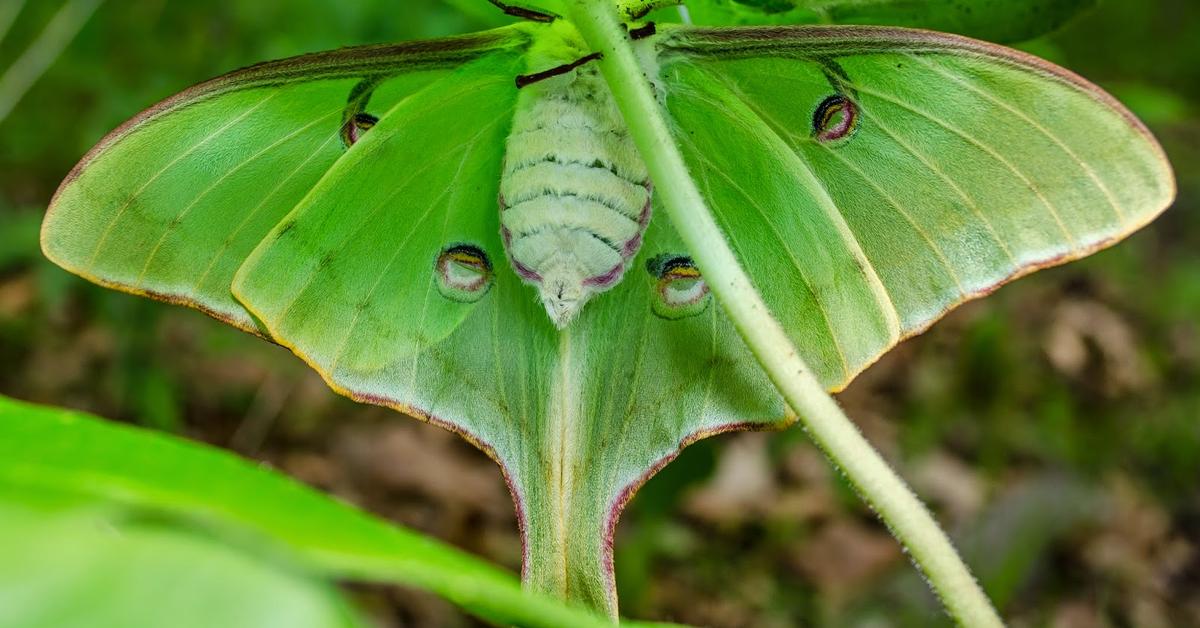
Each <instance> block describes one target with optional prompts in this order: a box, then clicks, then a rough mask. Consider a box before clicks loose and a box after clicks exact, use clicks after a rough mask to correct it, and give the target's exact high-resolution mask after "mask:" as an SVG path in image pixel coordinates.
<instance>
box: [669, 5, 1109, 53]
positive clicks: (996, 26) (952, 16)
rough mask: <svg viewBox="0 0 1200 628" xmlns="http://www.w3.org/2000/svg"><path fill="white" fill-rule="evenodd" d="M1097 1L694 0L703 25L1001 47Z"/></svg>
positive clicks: (1057, 23) (1059, 23)
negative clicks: (872, 30)
mask: <svg viewBox="0 0 1200 628" xmlns="http://www.w3.org/2000/svg"><path fill="white" fill-rule="evenodd" d="M1095 4H1096V0H927V1H915V0H689V1H688V2H687V7H688V10H689V12H690V13H691V16H692V19H693V20H694V21H695V22H696V23H697V24H709V25H721V24H873V25H887V26H906V27H912V28H927V29H930V30H937V31H946V32H949V33H958V34H960V35H967V36H969V37H976V38H979V39H986V40H988V41H994V42H999V43H1007V42H1014V41H1022V40H1026V39H1032V38H1034V37H1037V36H1039V35H1042V34H1045V33H1048V32H1050V31H1053V30H1055V29H1057V28H1058V27H1060V26H1062V25H1063V24H1064V23H1066V21H1067V20H1069V19H1071V18H1072V17H1074V16H1075V15H1076V14H1077V13H1079V12H1080V11H1082V10H1084V9H1087V8H1090V7H1092V6H1093V5H1095Z"/></svg>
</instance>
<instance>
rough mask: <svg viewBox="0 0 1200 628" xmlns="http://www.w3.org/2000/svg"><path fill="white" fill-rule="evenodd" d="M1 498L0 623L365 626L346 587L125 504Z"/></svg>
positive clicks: (96, 627)
mask: <svg viewBox="0 0 1200 628" xmlns="http://www.w3.org/2000/svg"><path fill="white" fill-rule="evenodd" d="M0 495H4V497H5V498H6V499H5V500H4V502H3V503H0V555H3V556H4V560H3V561H0V608H2V609H3V612H0V627H3V628H10V627H11V628H41V627H44V628H141V627H145V628H159V627H161V626H171V627H172V628H211V627H212V626H221V627H222V628H275V627H278V628H358V627H363V628H365V627H366V626H367V624H366V623H365V622H363V621H361V620H360V619H359V618H358V617H357V615H356V613H355V612H354V611H353V609H351V608H350V606H349V604H348V603H347V602H346V601H345V600H344V599H342V597H341V595H340V594H339V593H338V591H337V588H336V587H334V586H333V585H331V584H328V583H325V582H322V581H321V580H319V579H317V578H313V577H310V576H309V575H307V574H305V573H303V572H302V571H298V570H293V569H286V568H281V566H280V565H276V564H272V563H271V562H270V561H267V560H260V559H258V558H257V557H254V556H253V555H252V554H249V553H247V552H241V551H238V550H236V549H235V548H233V547H231V546H229V545H227V544H225V543H222V542H221V541H219V540H216V539H213V538H210V537H206V536H204V535H202V534H196V533H193V532H191V531H189V530H186V529H180V528H177V527H173V526H165V525H162V524H161V523H159V522H155V521H152V520H144V519H143V520H139V519H138V518H137V517H136V516H135V515H133V513H130V512H128V511H124V510H122V509H116V508H105V507H95V506H92V507H84V508H75V509H69V510H65V511H59V512H46V511H43V510H38V509H33V508H28V507H24V506H23V505H21V504H20V503H19V502H18V503H14V502H13V501H12V500H11V497H12V495H7V494H4V493H3V492H0Z"/></svg>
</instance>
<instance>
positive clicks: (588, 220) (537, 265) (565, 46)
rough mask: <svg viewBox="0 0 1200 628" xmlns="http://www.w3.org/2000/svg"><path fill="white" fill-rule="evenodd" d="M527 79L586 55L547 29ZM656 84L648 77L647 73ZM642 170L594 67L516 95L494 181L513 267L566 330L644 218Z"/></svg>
mask: <svg viewBox="0 0 1200 628" xmlns="http://www.w3.org/2000/svg"><path fill="white" fill-rule="evenodd" d="M546 28H547V29H553V30H548V31H547V32H549V33H551V34H552V35H553V36H552V37H541V38H539V43H536V44H535V45H534V46H533V48H532V49H531V50H530V52H529V55H528V59H529V64H528V69H527V71H528V72H529V73H536V72H541V71H544V70H548V69H550V68H553V67H556V66H560V65H564V64H568V63H571V62H573V61H576V60H577V59H580V58H582V57H584V56H585V55H587V54H588V53H589V51H588V50H586V49H585V48H584V47H583V43H582V41H581V40H580V39H579V37H578V34H577V33H575V31H574V29H573V28H572V27H570V26H569V25H562V26H559V25H558V24H555V25H553V26H550V27H546ZM651 75H652V76H653V75H654V73H651ZM650 194H651V186H650V181H649V174H648V173H647V171H646V166H645V164H644V163H643V162H642V159H641V157H640V156H639V155H638V152H637V148H636V147H635V146H634V144H633V140H632V138H630V136H629V132H628V129H627V128H626V126H625V122H624V120H623V119H622V117H621V113H620V111H619V110H618V109H617V106H616V103H615V102H614V101H613V98H612V94H611V93H610V92H609V89H608V85H607V84H606V83H605V82H604V79H603V77H602V76H601V75H600V72H599V68H598V67H597V63H596V62H590V63H587V64H585V65H583V66H580V67H579V68H576V69H575V70H573V71H571V72H569V73H567V74H564V75H561V76H557V77H553V78H548V79H545V80H542V81H539V82H537V83H534V84H532V85H527V86H526V87H524V88H522V90H521V93H520V95H519V96H518V99H517V107H516V111H515V114H514V117H513V128H512V132H511V134H510V135H509V138H508V144H507V147H506V152H505V162H504V171H503V174H502V177H501V181H500V224H501V227H502V229H503V231H504V236H505V238H504V239H505V243H506V246H507V250H508V256H509V259H510V261H511V262H512V265H513V268H514V269H515V270H516V272H517V273H518V274H519V275H520V276H521V277H522V278H523V279H524V280H525V281H526V283H529V284H532V285H534V286H536V287H537V288H538V290H539V293H540V298H541V301H542V304H543V305H544V306H545V308H546V313H547V314H548V315H549V316H550V319H551V320H552V321H553V322H554V324H555V325H556V326H557V327H558V328H559V329H562V328H564V327H566V326H567V324H569V323H570V322H571V320H572V319H574V318H575V316H576V315H577V314H578V313H579V311H580V310H581V309H583V306H584V305H585V304H586V303H587V302H588V300H589V299H591V298H592V297H593V296H595V295H596V294H598V293H600V292H604V291H605V290H608V289H610V288H612V287H613V286H614V285H616V284H617V283H618V282H619V281H620V280H621V277H622V275H623V274H624V272H625V268H626V266H627V265H628V264H629V261H630V260H631V259H632V258H633V256H634V255H635V254H636V253H637V250H638V248H639V247H640V246H641V240H642V234H643V233H644V232H645V230H646V224H647V222H648V220H649V218H650Z"/></svg>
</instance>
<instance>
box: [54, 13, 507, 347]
mask: <svg viewBox="0 0 1200 628" xmlns="http://www.w3.org/2000/svg"><path fill="white" fill-rule="evenodd" d="M524 41H525V37H524V36H523V35H522V34H521V32H520V31H519V30H516V29H511V28H510V29H499V30H495V31H488V32H485V33H478V34H475V35H470V36H466V37H458V38H450V39H442V40H437V41H433V42H412V43H404V44H397V45H386V46H371V47H362V48H347V49H343V50H338V51H333V52H326V53H318V54H312V55H306V56H301V57H296V58H293V59H286V60H282V61H274V62H270V63H264V64H261V65H257V66H253V67H250V68H247V69H245V70H240V71H237V72H233V73H232V74H228V75H226V76H223V77H220V78H217V79H214V80H212V81H209V82H207V83H203V84H201V85H198V86H196V87H193V88H191V89H189V90H187V91H185V92H183V93H181V94H179V95H177V96H174V97H172V98H170V99H168V100H166V101H164V102H162V103H160V104H158V105H156V106H154V107H152V108H150V109H149V110H147V111H145V112H143V113H141V114H140V115H138V116H137V117H135V118H133V119H132V120H130V121H129V122H127V123H125V124H124V125H122V126H121V127H120V128H118V129H117V130H115V131H113V132H112V133H110V134H109V135H108V136H107V137H105V138H104V139H103V140H102V141H101V142H100V143H99V144H98V145H97V146H96V147H95V148H94V149H92V151H91V152H89V153H88V155H87V156H85V157H84V159H83V160H82V161H81V162H80V163H79V165H77V166H76V167H75V169H74V170H73V171H72V172H71V173H70V175H69V176H68V177H67V179H66V181H64V183H63V184H62V186H61V187H60V188H59V190H58V193H57V194H56V195H55V197H54V200H53V201H52V202H51V205H50V210H49V212H48V214H47V216H46V220H45V222H44V225H43V232H42V247H43V249H44V250H45V252H46V255H47V256H48V257H50V259H52V260H54V261H55V262H57V263H58V264H59V265H61V266H63V267H64V268H67V269H68V270H71V271H72V272H75V273H77V274H79V275H82V276H84V277H86V278H88V279H90V280H92V281H95V282H97V283H101V284H104V285H107V286H109V287H113V288H117V289H120V290H125V291H128V292H134V293H137V294H143V295H147V296H151V297H154V298H158V299H162V300H165V301H171V302H176V303H183V304H186V305H190V306H192V307H196V308H198V309H201V310H204V311H206V312H208V313H210V314H212V315H213V316H215V317H217V318H220V319H222V320H225V321H227V322H229V323H231V324H233V325H236V326H238V327H240V328H242V329H244V330H246V331H250V332H253V333H258V334H262V333H263V331H262V330H261V329H259V328H258V326H257V324H256V323H255V322H254V321H253V319H252V318H251V317H250V316H249V314H248V313H247V312H246V311H245V309H244V308H242V306H241V305H240V304H239V303H238V302H237V301H236V300H234V299H233V296H232V295H231V294H230V291H229V285H230V282H231V281H232V279H233V275H234V272H236V270H237V268H238V267H239V266H240V265H241V263H242V262H243V261H244V260H245V258H246V256H247V255H248V254H249V253H250V251H251V250H252V249H253V248H254V247H255V246H256V245H257V244H258V242H259V241H260V240H261V239H262V238H263V236H264V235H265V234H266V233H267V231H269V230H270V229H271V228H272V227H274V226H275V225H276V224H277V223H278V222H279V220H280V219H281V218H282V217H283V216H284V215H285V214H286V213H287V212H288V211H290V210H291V209H292V207H294V206H295V205H296V203H297V202H298V201H299V200H300V199H301V198H302V197H303V196H304V195H305V194H306V193H307V192H308V191H309V189H311V188H312V187H313V185H315V184H316V182H317V181H318V180H319V179H320V178H321V177H322V176H323V175H324V174H325V172H326V171H327V170H328V169H329V168H330V166H331V165H332V164H333V163H334V162H336V161H337V160H338V159H339V158H340V157H341V156H342V155H343V154H344V153H346V152H347V148H346V144H345V143H344V142H343V140H342V138H341V135H342V133H341V131H342V127H343V124H344V123H345V122H346V120H345V118H346V117H347V116H349V115H353V114H354V113H356V112H359V111H360V110H362V111H364V112H366V113H370V114H373V115H376V116H378V115H382V114H383V113H384V112H386V111H388V110H389V109H391V108H392V107H393V106H395V105H396V104H397V103H399V102H401V101H403V100H404V99H405V98H407V97H409V96H411V95H412V94H415V93H417V92H419V91H421V90H422V89H425V88H426V87H428V86H429V85H430V84H432V83H433V82H435V81H438V80H440V79H442V78H444V77H445V76H446V75H447V74H449V73H450V72H452V71H453V70H454V69H455V68H457V67H459V66H461V65H462V64H463V63H467V62H469V61H471V60H473V59H476V58H479V57H486V56H487V55H490V54H495V53H497V52H503V51H506V50H510V49H513V48H515V47H519V46H521V45H523V43H524Z"/></svg>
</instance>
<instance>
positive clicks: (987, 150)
mask: <svg viewBox="0 0 1200 628" xmlns="http://www.w3.org/2000/svg"><path fill="white" fill-rule="evenodd" d="M854 88H855V89H857V90H858V91H859V92H861V93H864V94H870V95H871V96H874V97H875V98H879V99H880V100H885V101H887V102H890V103H892V104H894V105H896V106H897V107H900V108H902V109H905V110H907V111H909V112H911V113H913V114H915V115H918V116H920V117H922V118H925V119H926V120H929V121H930V122H933V123H934V124H936V125H938V126H940V127H942V128H943V129H945V130H947V131H949V132H950V133H953V134H954V135H957V136H959V137H960V138H962V139H963V140H965V141H966V142H967V143H968V144H970V145H971V146H974V147H975V148H976V149H978V150H980V151H982V152H983V153H984V154H986V155H988V156H989V157H991V158H992V159H994V160H996V161H997V162H999V163H1000V164H1001V165H1003V166H1004V167H1005V168H1007V169H1008V170H1009V172H1012V173H1013V174H1014V175H1015V176H1016V177H1017V178H1018V179H1020V180H1021V182H1022V183H1024V184H1025V186H1026V187H1028V188H1029V190H1030V191H1031V192H1033V193H1034V195H1035V196H1037V198H1038V200H1039V201H1040V202H1041V204H1042V205H1044V206H1045V207H1046V210H1047V211H1048V212H1049V213H1050V216H1051V217H1052V218H1054V222H1055V223H1057V225H1058V228H1059V229H1060V230H1062V233H1063V235H1064V236H1066V238H1067V242H1069V243H1070V247H1071V249H1072V250H1074V249H1076V248H1078V244H1077V243H1076V241H1075V235H1074V234H1072V233H1071V231H1070V230H1069V229H1067V225H1066V223H1065V222H1063V219H1062V216H1061V215H1060V214H1059V211H1058V209H1057V208H1056V207H1055V206H1054V204H1053V203H1051V202H1050V199H1048V198H1046V195H1045V193H1044V192H1042V190H1041V188H1040V187H1038V186H1037V184H1035V183H1034V182H1033V181H1032V180H1030V179H1029V177H1028V176H1026V175H1025V173H1024V172H1022V171H1021V170H1020V169H1019V168H1017V167H1016V165H1014V164H1013V163H1012V162H1011V161H1009V160H1008V159H1007V158H1005V157H1004V155H1001V154H1000V153H999V152H998V151H996V149H995V148H992V147H991V146H988V145H987V144H984V143H983V142H981V141H980V140H979V139H978V138H976V137H974V136H972V135H970V134H969V133H966V132H965V131H963V130H962V129H959V128H958V127H956V126H954V125H952V124H950V123H948V122H946V121H944V120H941V119H940V118H938V117H937V116H935V115H933V114H930V113H928V112H926V111H922V110H920V109H918V108H917V107H915V106H913V105H910V104H908V103H906V102H904V101H902V100H900V99H898V98H894V97H892V96H888V95H887V94H884V93H882V92H877V91H874V90H871V89H867V88H865V87H862V86H861V85H854Z"/></svg>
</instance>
